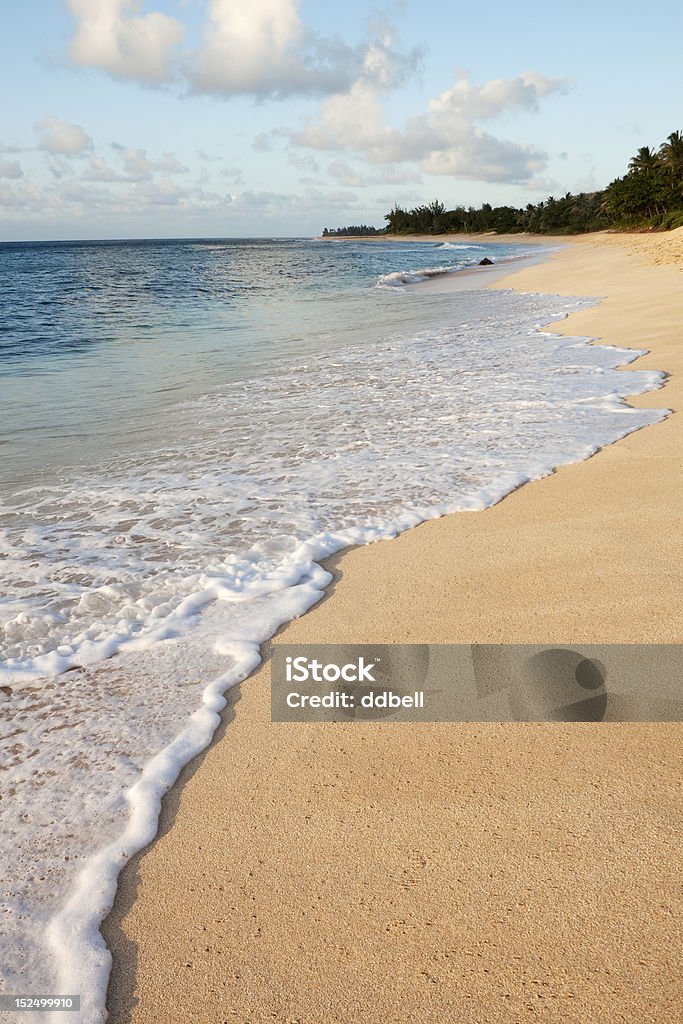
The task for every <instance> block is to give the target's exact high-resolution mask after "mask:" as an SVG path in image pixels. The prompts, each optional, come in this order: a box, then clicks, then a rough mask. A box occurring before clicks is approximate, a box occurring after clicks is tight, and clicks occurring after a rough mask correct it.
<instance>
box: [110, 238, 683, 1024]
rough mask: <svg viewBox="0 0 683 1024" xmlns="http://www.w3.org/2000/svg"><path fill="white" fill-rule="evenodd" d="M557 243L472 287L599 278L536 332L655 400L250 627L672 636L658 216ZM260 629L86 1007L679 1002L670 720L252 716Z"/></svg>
mask: <svg viewBox="0 0 683 1024" xmlns="http://www.w3.org/2000/svg"><path fill="white" fill-rule="evenodd" d="M454 237H455V238H457V239H458V240H462V239H463V236H461V235H460V236H454ZM512 237H513V238H514V240H520V241H527V240H528V238H527V237H525V236H512ZM439 240H441V241H442V240H447V238H446V236H439ZM491 240H495V238H493V239H491ZM539 241H541V242H545V243H547V242H548V241H549V239H547V238H542V239H539ZM552 241H553V242H557V241H559V240H552ZM561 242H562V244H563V248H562V249H561V250H560V251H558V252H557V253H556V254H554V255H553V256H552V257H551V258H550V259H549V260H548V261H547V262H545V263H542V264H539V265H535V266H531V267H525V268H523V269H522V270H518V271H516V272H514V273H511V274H510V276H509V277H507V278H505V279H504V280H503V281H502V282H501V281H500V280H497V281H495V282H494V286H495V287H514V288H516V289H520V290H522V291H540V292H546V293H558V294H564V295H590V296H597V297H600V298H601V299H602V300H603V301H602V302H601V303H600V305H599V306H596V307H593V308H590V309H586V310H583V311H580V312H578V313H574V314H573V315H572V316H571V317H570V318H569V319H568V320H566V321H563V322H562V323H560V324H558V325H556V326H555V327H553V328H552V329H553V330H557V331H558V332H562V333H568V334H577V335H589V336H594V337H597V338H599V339H601V340H602V341H603V342H605V343H612V344H616V345H619V346H624V347H633V348H637V349H642V348H646V349H648V350H649V354H648V355H647V356H645V357H643V358H642V359H640V360H638V361H636V362H635V363H633V364H630V365H629V367H627V368H626V369H625V370H624V372H625V373H628V372H629V370H630V369H631V368H634V369H656V370H665V371H667V373H668V374H669V378H668V380H667V383H666V386H665V387H664V388H662V389H661V390H659V391H654V392H650V393H648V394H645V395H642V396H636V397H635V398H634V399H633V400H632V401H633V404H634V405H637V406H640V407H656V408H665V409H670V410H673V411H674V415H671V416H669V417H668V418H667V419H665V420H663V421H662V422H661V423H658V424H657V425H655V426H650V427H648V428H646V429H643V430H641V431H638V432H637V433H634V434H632V435H630V436H629V437H627V438H625V439H624V440H622V441H619V442H618V443H616V444H614V445H612V446H610V447H608V448H605V449H603V450H602V451H601V452H599V453H598V454H597V455H596V456H594V457H593V458H591V459H589V460H588V461H586V462H582V463H576V464H573V465H570V466H566V467H563V468H561V469H559V471H558V472H557V473H555V474H553V475H552V476H550V477H547V478H545V479H543V480H541V481H537V482H534V483H531V484H529V485H527V486H524V487H522V488H520V489H518V490H517V491H515V492H514V493H512V494H511V495H509V496H508V497H507V498H506V499H505V500H504V501H502V502H501V503H499V504H498V505H496V506H495V507H493V508H491V509H488V510H486V511H483V512H472V513H458V514H456V515H452V516H447V517H444V518H442V519H439V520H434V521H431V522H429V523H426V524H424V525H422V526H420V527H417V528H416V529H413V530H410V531H408V532H406V533H404V534H402V535H401V536H400V537H399V538H397V539H396V540H393V541H387V542H381V543H377V544H374V545H371V546H368V547H363V548H354V549H350V550H347V551H345V552H343V553H341V554H340V555H338V556H335V557H334V558H332V559H330V561H329V563H327V567H328V568H329V569H330V570H331V571H332V572H333V574H334V577H335V582H334V584H333V585H332V587H331V588H330V590H329V592H328V596H327V597H326V598H325V600H324V601H323V602H321V604H320V605H319V606H317V607H316V608H314V609H313V610H312V611H311V612H309V613H308V614H307V615H305V616H304V617H302V618H301V619H299V620H297V621H295V622H293V623H291V624H290V625H288V626H287V627H286V628H285V629H283V630H281V631H280V633H279V634H278V636H277V637H276V638H275V640H274V642H275V643H278V642H298V641H311V642H313V641H317V642H345V641H346V642H364V641H373V642H385V643H390V642H433V643H439V642H468V643H469V642H472V643H476V642H520V643H526V642H529V643H533V642H537V643H577V642H591V641H593V642H604V641H610V642H642V643H651V642H680V640H681V596H680V595H681V592H682V588H681V583H682V580H681V565H683V557H682V555H683V552H682V550H681V548H682V536H683V531H681V516H680V494H681V486H680V484H681V451H682V442H683V436H682V435H683V427H682V425H681V424H682V423H683V420H681V417H680V414H679V410H680V409H681V407H682V404H683V396H682V395H681V387H682V381H683V350H682V346H681V332H682V330H683V326H682V325H683V229H679V230H678V231H676V232H671V233H668V234H661V235H609V234H599V235H590V236H585V237H580V238H576V239H562V240H561ZM264 653H265V658H264V663H263V665H262V667H261V668H260V670H259V671H258V672H257V673H256V674H255V675H253V676H252V677H250V678H249V679H248V680H247V681H246V682H245V683H244V684H242V685H241V686H240V687H238V688H236V689H234V690H233V691H231V693H230V695H229V704H228V708H227V711H226V713H225V715H224V723H223V725H222V727H221V728H220V730H219V733H218V734H217V736H216V740H215V742H214V743H213V745H212V746H211V748H210V749H209V750H208V751H207V752H206V753H205V754H204V755H203V756H202V757H201V758H199V759H198V760H197V761H195V762H193V763H192V764H191V765H190V766H189V767H188V769H186V770H185V772H184V773H183V774H182V776H181V778H180V780H179V782H178V783H177V784H176V786H175V787H174V788H173V789H172V791H171V792H170V793H169V794H168V796H167V797H166V799H165V801H164V806H163V812H162V819H161V826H160V833H159V837H158V838H157V840H156V841H155V843H154V844H153V845H152V846H151V847H150V848H148V849H147V850H146V851H144V852H143V854H141V855H139V856H137V857H136V858H134V859H133V860H132V861H131V862H130V864H129V865H128V867H127V868H126V869H125V871H124V873H123V875H122V876H121V882H120V886H119V894H118V898H117V902H116V905H115V907H114V910H113V911H112V913H111V915H110V916H109V918H108V919H107V922H106V923H105V927H104V933H105V937H106V939H107V942H108V944H109V946H110V948H111V950H112V953H113V956H114V969H113V973H112V978H111V985H110V993H109V1009H110V1021H112V1022H114V1024H124V1022H134V1024H167V1022H168V1024H171V1022H173V1024H178V1022H185V1021H187V1022H189V1021H192V1022H195V1021H196V1022H199V1024H221V1022H230V1024H232V1022H236V1024H237V1022H239V1024H265V1022H267V1021H276V1022H281V1024H327V1022H338V1024H361V1022H363V1024H367V1022H369V1024H374V1022H377V1024H380V1022H381V1024H389V1022H392V1024H393V1022H396V1024H399V1022H401V1024H403V1022H405V1024H407V1022H409V1021H410V1022H415V1024H445V1022H450V1021H454V1022H455V1021H457V1022H460V1021H462V1022H473V1024H474V1022H476V1024H488V1022H506V1024H508V1022H518V1024H519V1022H525V1024H526V1022H531V1021H536V1022H538V1021H541V1022H547V1024H551V1022H552V1024H556V1022H560V1021H561V1022H571V1024H592V1022H600V1024H603V1022H604V1024H612V1022H617V1021H624V1022H628V1024H640V1022H643V1024H644V1022H652V1021H656V1022H657V1024H666V1022H672V1024H673V1022H674V1021H675V1020H677V1019H679V1013H680V1005H681V999H682V998H683V992H682V991H681V985H680V970H679V967H680V965H679V963H678V958H679V949H680V931H679V930H677V929H680V910H681V907H680V884H679V883H680V868H679V866H678V865H679V861H680V856H679V843H680V810H681V804H680V767H681V756H680V750H681V740H682V739H683V730H682V729H681V727H680V725H678V724H674V725H670V724H666V725H665V724H657V725H641V724H639V725H635V724H621V725H593V724H574V725H560V724H553V725H546V724H527V725H522V724H502V725H497V724H496V725H491V724H488V725H461V724H440V725H420V726H408V727H407V726H396V725H389V724H381V725H372V724H368V723H363V724H354V725H328V726H313V725H290V724H287V725H284V724H279V725H274V724H272V723H271V720H270V692H269V682H270V679H269V664H268V649H266V651H265V652H264ZM676 1007H678V1010H677V1009H676Z"/></svg>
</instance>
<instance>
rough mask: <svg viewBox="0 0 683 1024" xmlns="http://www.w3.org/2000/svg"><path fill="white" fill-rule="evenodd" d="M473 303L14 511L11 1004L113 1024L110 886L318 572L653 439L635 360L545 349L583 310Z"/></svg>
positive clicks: (487, 295)
mask: <svg viewBox="0 0 683 1024" xmlns="http://www.w3.org/2000/svg"><path fill="white" fill-rule="evenodd" d="M444 272H448V271H446V270H445V271H444ZM457 302H458V306H457V311H458V316H457V317H456V316H455V313H454V315H453V324H452V326H448V327H444V328H443V329H440V330H438V331H427V332H422V333H418V334H416V335H415V334H413V335H411V336H407V337H403V338H397V337H390V338H387V339H385V340H384V341H382V342H380V343H377V344H375V345H373V346H372V347H370V348H368V347H367V346H366V345H364V344H359V345H355V346H349V347H348V348H346V349H344V350H341V351H339V350H337V351H334V352H333V353H322V354H318V355H312V356H310V357H309V358H307V360H306V363H305V364H296V365H294V364H292V365H291V366H289V367H288V368H286V369H285V370H283V371H282V372H280V373H278V374H277V375H273V376H270V377H264V378H261V379H258V380H256V379H254V380H247V381H240V382H237V383H235V384H234V385H230V386H228V387H226V388H225V389H224V390H223V391H222V393H220V394H216V395H210V396H206V397H204V398H202V399H199V400H197V401H192V402H190V403H187V404H186V405H184V406H183V407H181V408H180V409H179V410H178V417H179V422H178V423H176V424H175V429H174V432H173V436H174V437H182V438H184V441H183V443H182V444H180V443H173V444H171V443H169V444H168V445H167V446H166V447H165V448H162V449H158V450H155V451H152V452H150V451H144V452H141V453H140V454H139V455H135V456H127V457H126V458H121V459H120V460H118V461H117V462H116V463H110V464H106V465H102V466H95V467H90V468H88V467H83V469H82V470H81V471H80V472H79V473H74V474H73V475H72V476H71V477H70V478H69V479H64V480H59V481H55V482H52V483H49V482H48V483H43V484H41V486H36V487H33V488H31V489H30V490H27V491H24V492H22V493H19V494H17V495H15V497H14V499H13V501H12V503H11V505H10V504H7V505H6V506H5V508H4V509H3V510H2V511H4V513H5V520H6V523H5V526H4V528H3V530H2V533H1V534H0V556H2V559H3V576H4V578H5V581H6V587H7V591H6V592H7V593H8V594H10V595H12V596H11V597H6V598H3V599H2V600H0V622H1V624H2V626H3V633H4V654H5V659H6V660H5V666H4V669H3V673H4V678H3V679H2V682H3V683H6V684H8V685H10V686H11V688H12V695H11V697H10V698H7V700H4V701H3V707H8V706H9V707H10V708H11V711H12V718H11V721H10V722H8V727H7V729H6V730H5V732H6V736H7V738H8V739H9V738H10V735H11V736H12V739H11V742H12V743H13V744H14V747H13V748H11V749H12V756H11V757H9V758H8V762H7V765H6V767H7V779H6V781H7V785H8V792H10V793H12V795H13V796H16V801H15V807H16V806H19V807H20V808H22V813H21V815H20V816H19V818H15V817H14V816H13V813H12V808H11V806H10V803H11V802H10V801H4V802H3V804H4V805H5V806H3V807H2V808H1V809H0V815H4V817H3V822H4V825H3V827H4V830H5V835H6V837H7V840H8V854H9V856H10V857H11V858H12V863H11V864H10V865H8V867H9V868H10V877H11V878H12V879H13V881H12V886H11V889H10V890H8V891H7V892H6V893H5V898H4V902H5V915H4V920H5V923H6V925H7V926H8V927H7V931H8V934H9V936H10V941H9V944H8V956H7V957H6V970H7V977H8V984H11V985H12V988H13V989H15V990H16V991H21V990H22V988H23V989H25V988H26V979H27V978H30V981H31V984H30V988H31V989H33V990H34V991H36V990H38V989H43V990H44V991H50V990H54V988H55V986H57V988H58V989H60V990H61V991H79V992H80V993H81V995H82V998H83V1006H84V1007H85V1009H84V1011H83V1013H82V1014H81V1016H80V1020H81V1024H93V1022H96V1021H102V1020H104V1019H105V1017H104V1010H103V1006H104V997H105V992H106V981H107V975H108V971H109V954H108V952H107V950H106V948H105V946H104V943H103V940H102V938H101V936H100V934H99V930H98V929H99V923H100V921H101V919H102V917H103V916H104V915H105V914H106V912H107V910H108V908H109V907H110V905H111V902H112V900H113V897H114V893H115V888H116V877H117V874H118V871H119V870H120V869H121V867H122V865H123V864H124V863H125V861H126V860H127V859H128V858H129V857H130V856H132V854H133V853H134V852H135V851H136V850H138V849H140V848H141V847H142V846H144V845H145V844H146V843H147V842H149V841H150V839H151V838H152V837H153V836H154V834H155V830H156V823H157V817H158V812H159V804H160V799H161V796H162V794H163V792H164V791H165V789H166V788H167V787H168V786H169V785H170V784H171V783H172V782H173V780H174V779H175V778H176V776H177V774H178V772H179V771H180V769H181V768H182V766H183V765H184V764H186V763H187V761H188V760H189V759H190V758H191V757H192V756H194V754H195V753H197V752H198V751H199V750H201V749H203V747H205V746H206V745H207V744H208V743H209V741H210V739H211V736H212V735H213V732H214V730H215V728H216V726H217V724H218V721H219V719H218V715H219V713H220V710H221V709H222V707H223V706H224V703H225V700H224V696H223V694H224V691H225V690H226V689H228V688H230V687H232V686H234V685H235V683H237V682H238V681H239V680H240V679H243V678H244V677H245V675H246V674H247V673H248V672H249V671H251V669H252V668H253V667H254V666H255V665H256V664H257V661H258V645H259V643H261V642H262V641H263V640H264V639H266V638H267V637H268V636H271V635H272V634H273V632H274V631H275V630H276V629H277V627H278V626H279V625H280V624H281V623H283V622H285V621H288V620H289V619H291V618H292V617H294V616H296V615H298V614H301V613H302V612H303V611H305V610H306V609H307V608H308V607H310V606H311V605H312V604H313V603H314V602H315V601H317V600H319V598H320V597H321V595H322V593H323V590H324V587H325V586H326V585H327V583H328V581H329V575H328V574H327V573H325V572H324V571H323V570H322V569H321V568H320V566H319V565H318V564H317V563H318V562H319V561H320V560H321V559H322V558H324V557H325V556H326V555H329V554H331V553H333V552H334V551H337V550H339V549H340V548H342V547H345V546H347V545H349V544H359V543H368V542H371V541H373V540H378V539H381V538H388V537H392V536H395V535H396V534H397V533H399V532H400V531H401V530H404V529H407V528H408V527H410V526H413V525H416V524H417V523H419V522H422V521H424V520H425V519H428V518H433V517H436V516H438V515H443V514H445V513H447V512H451V511H456V510H460V509H471V510H473V509H479V508H483V507H486V506H487V505H490V504H492V503H493V502H495V501H497V500H499V499H500V498H502V497H503V496H504V495H505V494H507V493H508V492H509V491H510V490H512V489H513V488H514V487H516V486H518V485H519V484H521V483H523V482H524V481H526V480H529V479H534V478H538V477H541V476H544V475H546V474H548V473H550V472H552V471H553V469H554V468H555V467H556V466H558V465H561V464H563V463H566V462H571V461H576V460H578V459H582V458H586V457H587V456H589V455H591V454H593V453H594V452H595V451H596V450H597V449H598V448H599V447H600V446H601V445H603V444H606V443H609V442H611V441H613V440H615V439H616V438H618V437H621V436H624V435H625V434H627V433H629V432H630V431H632V430H635V429H638V428H639V427H641V426H643V425H645V424H647V423H653V422H655V421H657V420H659V419H661V418H662V417H663V415H664V413H663V412H662V411H660V410H643V409H635V408H632V407H630V406H628V405H626V404H625V403H624V401H623V396H624V395H625V394H631V393H634V392H636V391H644V390H649V389H652V388H656V387H658V386H660V385H661V383H662V381H663V375H662V374H658V373H654V372H651V371H647V372H645V371H639V370H634V371H628V372H626V373H624V372H621V371H617V370H615V369H614V367H615V366H617V365H621V364H624V363H626V362H628V361H630V360H632V359H633V358H635V357H636V355H637V354H636V353H633V352H630V351H623V350H617V349H611V348H608V347H602V346H591V345H590V344H588V342H587V340H585V339H577V338H563V337H559V336H557V335H554V334H553V333H551V332H547V331H546V332H544V333H542V334H539V332H538V331H537V330H536V329H535V326H536V325H538V324H542V323H547V322H548V320H549V319H551V318H557V317H558V316H561V315H566V314H567V313H568V312H569V311H571V310H573V309H576V308H579V307H581V306H582V305H586V303H585V302H582V301H580V300H564V299H557V298H548V297H543V296H524V295H517V294H515V293H509V292H484V293H471V294H467V293H459V295H458V300H457ZM454 571H455V572H457V566H456V567H454ZM116 651H120V652H121V654H120V656H119V658H116V659H113V660H111V661H108V662H107V663H106V664H105V665H103V666H102V667H101V668H100V669H99V670H98V671H97V672H87V671H86V672H79V671H78V668H79V667H83V666H89V665H92V664H94V663H96V662H97V661H99V660H101V659H103V658H108V657H110V656H111V654H112V653H114V652H116ZM67 668H71V669H74V671H71V672H65V670H66V669H67ZM207 680H211V682H209V683H208V684H207ZM2 696H5V695H2ZM65 857H66V858H68V859H65ZM46 933H47V936H48V940H49V948H48V949H47V950H46V949H45V947H44V945H43V941H42V939H43V936H44V935H45V934H46Z"/></svg>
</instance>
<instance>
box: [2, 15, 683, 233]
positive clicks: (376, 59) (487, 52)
mask: <svg viewBox="0 0 683 1024" xmlns="http://www.w3.org/2000/svg"><path fill="white" fill-rule="evenodd" d="M682 35H683V6H682V5H680V4H679V3H673V2H668V0H665V2H659V3H658V2H654V3H650V4H649V5H648V6H647V8H644V7H642V6H640V5H625V4H623V0H620V2H614V0H603V2H602V3H599V4H598V3H595V0H592V2H587V0H576V2H574V3H572V4H571V5H563V6H562V7H561V8H560V7H559V5H551V6H543V5H540V4H538V3H537V2H536V3H531V2H528V0H487V2H485V3H482V4H475V3H472V2H471V0H467V2H461V0H450V2H441V0H419V2H418V0H403V2H400V0H399V2H394V3H392V4H390V5H386V6H381V4H380V5H378V6H377V7H372V6H371V5H370V4H369V3H368V2H367V0H364V2H360V0H346V2H344V3H339V4H337V3H329V2H315V3H314V2H306V0H239V2H235V0H22V2H21V3H9V2H6V3H3V4H2V5H1V7H0V82H1V84H2V108H1V109H2V116H1V118H0V240H23V239H26V240H33V239H75V238H150V237H155V238H156V237H159V238H175V237H247V236H249V237H253V236H286V237H293V236H310V235H316V234H319V233H320V231H321V230H322V229H323V227H335V226H338V225H346V224H359V223H367V224H374V225H376V226H378V227H381V226H383V223H384V222H383V217H384V214H385V213H386V212H387V211H388V210H389V209H390V208H391V207H392V206H393V205H394V204H395V203H398V204H400V205H402V206H406V207H411V206H415V205H419V204H420V203H423V202H430V201H431V200H433V199H440V200H441V201H442V202H444V203H445V204H446V206H447V207H448V208H452V207H453V206H456V205H460V204H464V205H470V204H472V205H479V204H480V203H482V202H491V203H492V204H493V205H502V204H508V203H509V204H513V205H515V206H523V205H526V204H527V203H530V202H537V201H538V200H540V199H543V198H545V197H546V196H548V195H556V196H558V195H564V194H565V193H566V192H567V191H571V192H580V191H591V190H594V189H596V188H600V187H603V186H604V185H606V184H607V183H608V182H609V181H610V180H612V179H613V178H614V177H616V176H617V175H619V174H622V173H624V171H625V170H626V167H627V164H628V161H629V159H630V157H631V156H633V155H634V153H635V152H636V151H637V149H638V148H639V147H640V146H644V145H650V146H658V145H659V144H660V143H661V142H662V141H664V139H665V138H666V136H667V135H668V134H669V133H670V132H672V131H674V130H678V129H683V105H682V103H681V100H683V70H682V65H681V62H680V61H679V60H678V59H677V55H676V49H677V45H678V40H680V38H681V37H682ZM667 40H674V41H676V43H675V45H674V46H669V45H668V44H667Z"/></svg>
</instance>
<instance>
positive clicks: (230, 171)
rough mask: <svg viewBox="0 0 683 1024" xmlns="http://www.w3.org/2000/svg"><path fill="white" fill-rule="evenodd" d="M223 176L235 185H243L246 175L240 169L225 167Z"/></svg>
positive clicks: (222, 172)
mask: <svg viewBox="0 0 683 1024" xmlns="http://www.w3.org/2000/svg"><path fill="white" fill-rule="evenodd" d="M221 174H222V175H223V177H224V178H227V179H228V181H230V182H231V183H232V184H233V185H242V184H243V183H244V175H243V174H242V171H241V170H240V168H239V167H224V168H223V170H222V171H221Z"/></svg>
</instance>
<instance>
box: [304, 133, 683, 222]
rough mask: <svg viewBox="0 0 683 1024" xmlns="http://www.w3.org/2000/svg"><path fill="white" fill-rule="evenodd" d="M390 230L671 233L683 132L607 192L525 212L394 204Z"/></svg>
mask: <svg viewBox="0 0 683 1024" xmlns="http://www.w3.org/2000/svg"><path fill="white" fill-rule="evenodd" d="M384 219H385V220H386V221H387V227H386V228H385V229H384V231H385V232H387V233H391V234H398V235H408V234H435V235H438V234H443V233H444V232H453V233H458V232H465V233H476V232H480V231H493V232H496V233H498V234H503V233H513V234H514V233H517V232H520V231H531V232H534V233H537V234H552V235H569V234H580V233H582V232H585V231H604V230H607V229H609V230H616V231H618V230H668V229H671V228H677V227H681V226H683V133H681V132H672V134H671V135H669V137H668V139H667V141H666V142H664V143H663V144H662V145H661V146H660V147H659V149H658V150H653V149H650V147H649V146H642V147H641V148H640V149H639V150H638V152H637V153H636V155H635V156H634V157H633V159H632V160H631V162H630V163H629V166H628V171H627V172H626V174H625V175H624V177H623V178H616V179H615V180H614V181H613V182H611V183H610V184H609V185H608V186H607V188H605V189H603V190H602V191H601V192H581V193H580V194H579V195H576V196H574V195H572V194H571V193H570V192H568V193H567V194H566V195H565V196H563V197H562V198H561V199H556V198H555V197H554V196H549V197H548V198H547V199H545V200H543V201H542V202H540V203H536V204H535V205H534V204H532V203H529V205H528V206H526V207H525V208H524V209H517V208H516V207H514V206H491V204H490V203H484V204H483V205H482V206H481V207H480V208H479V209H475V208H474V207H473V206H470V207H469V208H468V209H465V207H464V206H456V207H455V209H454V210H447V209H446V207H445V206H444V204H443V203H441V202H439V201H438V200H435V201H434V202H433V203H429V204H426V205H423V206H416V207H414V208H413V209H412V210H404V209H403V208H402V207H400V206H394V208H393V210H391V212H390V213H388V214H386V216H385V218H384ZM361 233H362V234H373V235H374V234H380V233H381V232H380V231H378V229H377V228H366V227H365V226H363V227H361V228H339V229H338V230H337V231H329V230H328V229H327V228H326V229H325V231H324V232H323V234H324V235H326V236H327V235H339V234H342V235H343V234H361Z"/></svg>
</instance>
